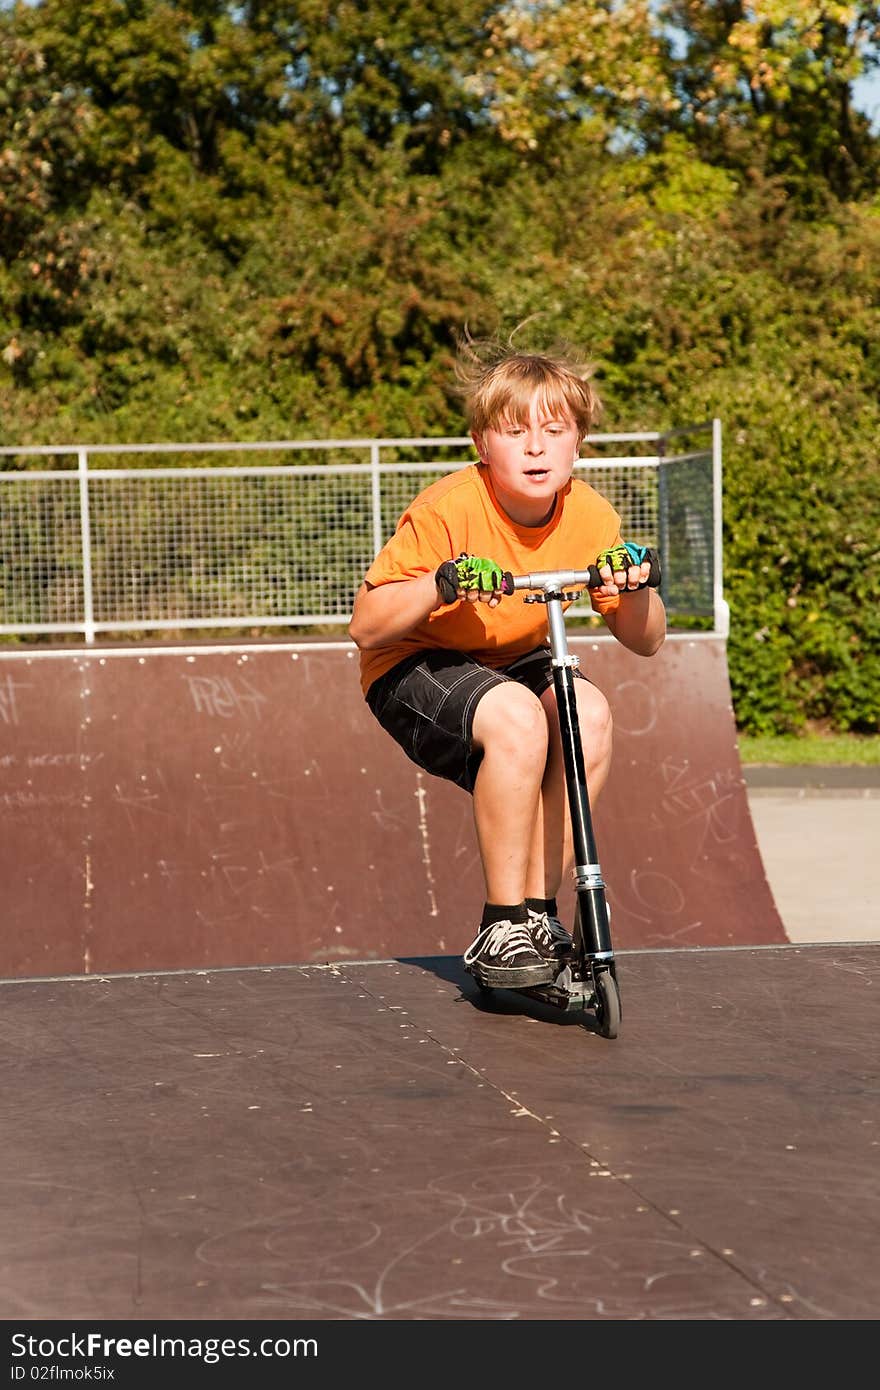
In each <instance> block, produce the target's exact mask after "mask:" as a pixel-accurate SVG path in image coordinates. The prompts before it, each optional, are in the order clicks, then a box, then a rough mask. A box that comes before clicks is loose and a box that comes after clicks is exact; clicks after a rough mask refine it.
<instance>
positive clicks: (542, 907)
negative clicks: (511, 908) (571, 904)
mask: <svg viewBox="0 0 880 1390" xmlns="http://www.w3.org/2000/svg"><path fill="white" fill-rule="evenodd" d="M526 907H530V908H531V909H532V911H533V912H546V914H547V916H548V917H558V916H559V908H558V907H557V906H556V899H555V898H526Z"/></svg>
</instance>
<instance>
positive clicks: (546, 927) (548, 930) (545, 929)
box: [530, 912, 571, 946]
mask: <svg viewBox="0 0 880 1390" xmlns="http://www.w3.org/2000/svg"><path fill="white" fill-rule="evenodd" d="M530 925H531V928H532V931H533V932H534V934H535V937H536V939H537V940H538V941H540V943H541V944H542V945H551V946H556V945H565V946H568V945H570V944H571V937H570V936H569V934H568V932H567V931H566V930H565V927H564V926H563V925H562V923H561V922H560V920H559V918H558V917H551V916H550V915H549V913H547V912H541V913H536V914H535V916H534V917H533V918H532V921H531V924H530Z"/></svg>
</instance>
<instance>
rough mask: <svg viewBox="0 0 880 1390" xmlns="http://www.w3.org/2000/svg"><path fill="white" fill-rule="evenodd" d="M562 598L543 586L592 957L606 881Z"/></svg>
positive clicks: (601, 932)
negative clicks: (597, 839) (582, 737)
mask: <svg viewBox="0 0 880 1390" xmlns="http://www.w3.org/2000/svg"><path fill="white" fill-rule="evenodd" d="M562 599H563V595H562V593H561V592H559V591H554V590H550V589H548V590H545V602H546V605H547V617H548V627H549V637H550V656H551V666H552V669H553V686H554V689H555V691H556V706H557V710H558V714H559V725H560V731H561V734H562V754H563V759H564V763H565V782H566V788H567V792H568V805H569V811H570V814H571V828H572V846H573V849H574V861H575V862H574V876H575V885H576V889H577V896H578V908H579V913H578V915H579V919H580V926H581V930H582V932H583V934H584V948H585V950H586V952H587V954H588V955H589V956H591V957H593V958H594V959H595V958H596V957H602V956H605V955H608V956H610V955H611V932H610V928H609V925H608V909H607V905H606V902H605V892H604V889H605V884H604V881H603V879H602V870H601V867H600V865H599V854H598V850H597V848H596V839H595V835H594V833H593V822H592V817H591V814H590V797H589V791H588V789H587V775H586V769H585V767H584V754H583V747H582V745H581V736H580V724H579V722H578V712H577V697H576V695H575V685H574V670H575V668H576V666H577V665H578V658H577V657H576V656H572V655H571V654H570V652H569V648H568V639H567V637H566V632H565V622H564V619H563V609H562Z"/></svg>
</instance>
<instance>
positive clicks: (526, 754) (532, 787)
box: [473, 681, 548, 904]
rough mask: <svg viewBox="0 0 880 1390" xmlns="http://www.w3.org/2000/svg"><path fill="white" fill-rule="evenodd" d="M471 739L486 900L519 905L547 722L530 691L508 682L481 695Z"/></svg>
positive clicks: (538, 793) (544, 756)
mask: <svg viewBox="0 0 880 1390" xmlns="http://www.w3.org/2000/svg"><path fill="white" fill-rule="evenodd" d="M473 738H474V744H475V746H477V747H479V748H482V750H483V760H482V762H481V764H480V770H479V772H478V773H477V779H476V783H475V785H474V820H475V823H476V828H477V841H478V844H479V847H480V858H481V859H482V863H483V873H484V875H485V879H486V901H487V902H490V903H499V904H505V903H506V904H514V903H521V902H522V901H523V900H524V898H525V895H526V874H527V869H528V864H529V857H530V853H531V847H532V842H533V838H534V833H535V821H536V817H537V815H538V806H539V800H540V796H541V782H542V780H543V777H544V771H545V767H546V763H547V747H548V720H547V717H546V715H545V713H544V710H543V709H542V707H541V704H540V702H539V701H538V700H537V699H536V697H535V696H534V695H533V694H532V692H531V691H530V690H527V689H526V688H525V686H522V685H518V684H516V682H514V681H509V682H505V684H503V685H496V686H493V687H492V689H491V690H489V691H487V692H486V694H485V695H484V696H483V697H482V698H481V700H480V702H479V704H478V705H477V708H476V712H475V714H474V724H473Z"/></svg>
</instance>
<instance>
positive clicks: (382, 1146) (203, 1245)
mask: <svg viewBox="0 0 880 1390" xmlns="http://www.w3.org/2000/svg"><path fill="white" fill-rule="evenodd" d="M618 967H619V976H620V982H621V993H622V998H623V1007H624V1016H623V1023H622V1027H621V1032H620V1036H619V1038H618V1039H617V1040H616V1041H608V1040H606V1039H602V1038H601V1037H598V1036H596V1035H595V1034H591V1033H590V1032H588V1031H587V1030H586V1029H585V1028H584V1027H583V1026H581V1025H578V1024H577V1023H575V1022H572V1021H569V1020H567V1019H566V1018H565V1017H564V1016H562V1015H559V1014H555V1013H550V1012H548V1011H547V1010H545V1009H543V1008H542V1006H540V1005H538V1004H533V1003H529V1002H528V1001H525V1000H521V999H519V998H518V997H517V996H515V995H512V994H503V995H501V994H499V995H496V996H494V1001H493V1005H492V1007H490V1008H487V1007H481V1006H480V1003H479V1001H478V999H477V997H476V995H475V991H474V988H473V986H472V984H471V982H470V980H469V979H468V977H467V976H465V975H464V974H463V973H462V971H461V968H460V964H459V962H458V960H457V959H456V958H451V957H441V958H431V959H424V960H411V961H390V962H380V963H370V964H366V965H353V964H346V965H340V966H332V967H329V966H328V967H325V968H322V967H318V966H291V967H284V968H268V967H267V968H258V969H249V970H230V971H213V972H204V973H195V972H193V973H181V974H166V975H152V976H145V975H141V976H135V975H132V976H111V977H107V978H94V979H62V980H57V981H51V980H40V981H27V980H16V981H11V982H8V983H6V984H4V985H3V987H2V990H0V1000H2V1010H0V1037H2V1049H3V1054H4V1062H3V1087H2V1100H0V1114H2V1129H0V1134H2V1138H0V1171H2V1184H3V1190H2V1207H0V1227H2V1233H3V1234H2V1267H0V1317H2V1318H4V1319H7V1320H8V1319H12V1318H17V1319H32V1320H33V1319H68V1320H81V1319H98V1318H101V1319H116V1320H123V1319H125V1320H128V1319H138V1320H164V1319H195V1320H215V1319H223V1320H226V1319H229V1320H245V1319H247V1320H251V1319H263V1320H268V1319H296V1320H309V1319H324V1320H327V1319H331V1320H341V1319H343V1320H347V1319H382V1320H425V1319H430V1320H448V1319H457V1320H461V1319H478V1320H507V1319H521V1320H551V1319H557V1320H558V1319H587V1320H599V1319H622V1320H638V1319H703V1320H705V1319H721V1320H730V1319H741V1320H746V1319H748V1320H752V1319H777V1320H779V1319H874V1318H876V1317H877V1316H878V1314H880V1259H878V1254H877V1252H878V1249H880V1203H878V1195H880V1163H878V1159H880V1148H878V1141H880V1135H878V1125H877V1119H878V1107H877V1072H878V1057H880V1053H878V1048H877V1036H878V1023H880V1016H878V1014H880V1011H878V983H877V982H878V979H880V944H870V943H868V944H842V945H815V946H814V945H810V946H802V947H794V946H766V947H756V948H735V949H717V950H713V949H701V950H688V951H657V952H633V953H619V954H618Z"/></svg>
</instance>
